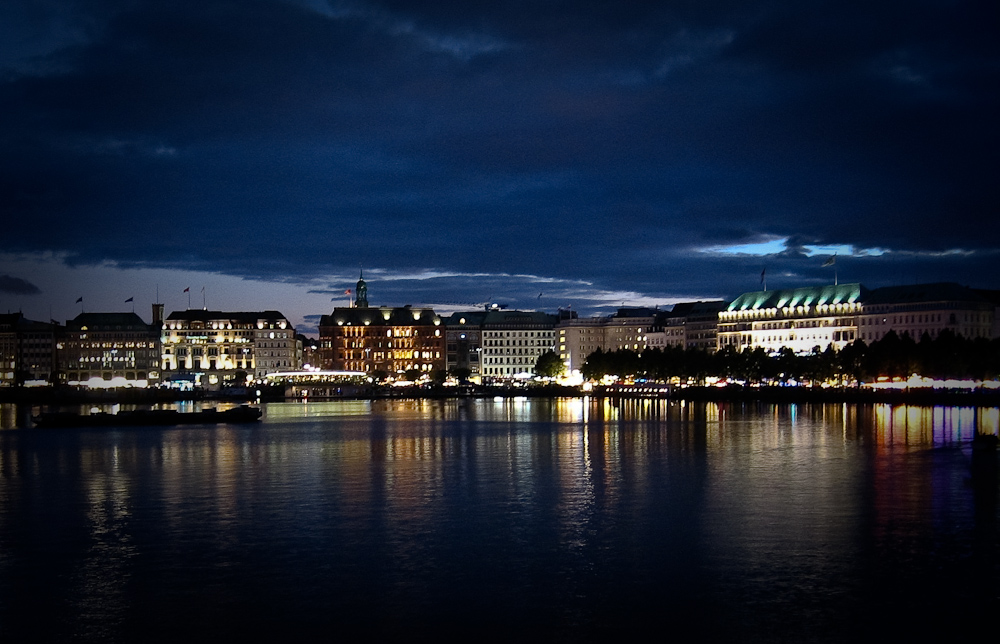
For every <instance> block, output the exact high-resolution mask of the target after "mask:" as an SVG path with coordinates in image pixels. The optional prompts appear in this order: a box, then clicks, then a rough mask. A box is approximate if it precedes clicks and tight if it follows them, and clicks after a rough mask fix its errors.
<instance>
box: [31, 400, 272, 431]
mask: <svg viewBox="0 0 1000 644" xmlns="http://www.w3.org/2000/svg"><path fill="white" fill-rule="evenodd" d="M260 417H261V411H260V408H258V407H250V406H247V405H240V406H239V407H233V408H232V409H227V410H225V411H218V410H217V409H215V408H211V409H203V410H201V411H196V412H186V413H181V412H179V411H177V410H176V409H137V410H133V411H120V412H118V413H117V414H108V413H105V412H98V413H96V414H78V413H76V412H68V411H56V412H42V413H40V414H38V415H37V416H32V418H31V420H32V421H33V422H34V423H35V426H36V427H43V428H50V427H128V426H144V425H159V426H171V425H204V424H218V423H253V422H256V421H258V420H260Z"/></svg>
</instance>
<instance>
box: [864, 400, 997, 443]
mask: <svg viewBox="0 0 1000 644" xmlns="http://www.w3.org/2000/svg"><path fill="white" fill-rule="evenodd" d="M874 416H875V437H876V441H877V444H878V445H879V446H880V447H892V446H910V447H940V446H943V445H950V444H959V443H963V442H967V441H969V440H971V439H972V437H973V436H974V435H975V434H976V432H977V431H979V432H982V433H986V434H996V433H997V426H998V420H1000V409H998V408H996V407H991V408H980V407H915V406H908V405H898V406H893V405H888V404H883V405H874Z"/></svg>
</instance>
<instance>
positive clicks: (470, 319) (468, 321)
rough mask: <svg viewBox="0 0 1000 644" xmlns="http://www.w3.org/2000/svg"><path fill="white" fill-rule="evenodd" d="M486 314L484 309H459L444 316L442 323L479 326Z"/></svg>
mask: <svg viewBox="0 0 1000 644" xmlns="http://www.w3.org/2000/svg"><path fill="white" fill-rule="evenodd" d="M486 315H487V314H486V311H464V312H462V311H459V312H456V313H452V314H451V315H449V316H448V317H446V318H444V320H443V323H444V325H445V326H481V325H482V323H483V320H485V319H486ZM463 320H464V322H463Z"/></svg>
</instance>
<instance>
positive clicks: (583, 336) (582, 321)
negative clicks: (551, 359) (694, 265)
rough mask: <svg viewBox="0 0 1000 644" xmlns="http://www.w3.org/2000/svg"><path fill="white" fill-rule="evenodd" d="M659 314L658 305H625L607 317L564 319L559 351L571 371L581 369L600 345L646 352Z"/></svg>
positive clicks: (559, 330) (559, 332) (605, 348)
mask: <svg viewBox="0 0 1000 644" xmlns="http://www.w3.org/2000/svg"><path fill="white" fill-rule="evenodd" d="M658 314H659V311H657V310H656V309H647V308H630V307H623V308H620V309H618V311H617V312H616V313H615V314H614V315H609V316H604V317H593V318H576V317H571V318H569V319H560V320H559V322H558V323H557V325H556V328H555V329H556V336H557V343H556V348H555V351H556V353H558V354H559V357H560V359H562V361H563V364H564V365H566V372H567V373H573V372H574V371H579V370H580V368H581V367H583V364H584V363H585V362H586V361H587V356H589V355H590V354H591V353H593V352H594V351H597V350H598V349H601V350H602V351H619V350H626V349H627V350H629V351H635V352H637V353H639V352H642V351H644V350H645V349H646V346H647V341H648V335H649V332H650V330H651V329H652V328H653V323H654V321H655V320H656V318H657V315H658Z"/></svg>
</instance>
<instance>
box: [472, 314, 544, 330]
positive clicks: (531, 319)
mask: <svg viewBox="0 0 1000 644" xmlns="http://www.w3.org/2000/svg"><path fill="white" fill-rule="evenodd" d="M558 321H559V317H558V316H556V315H553V314H551V313H542V312H541V311H489V312H488V313H487V314H486V318H485V319H484V320H483V326H484V327H487V326H491V327H517V326H525V325H526V326H532V327H538V326H548V327H555V325H556V322H558Z"/></svg>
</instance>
